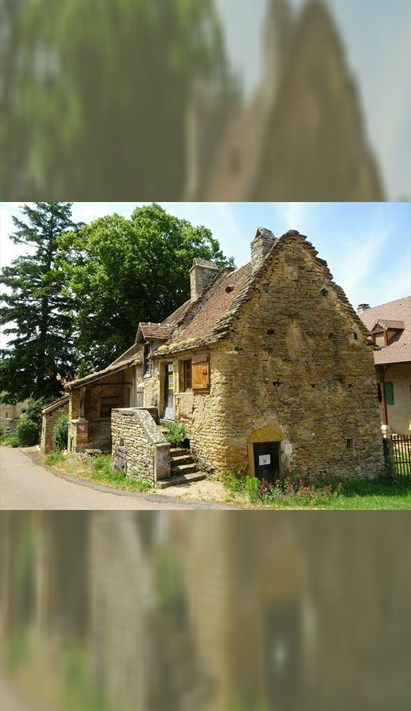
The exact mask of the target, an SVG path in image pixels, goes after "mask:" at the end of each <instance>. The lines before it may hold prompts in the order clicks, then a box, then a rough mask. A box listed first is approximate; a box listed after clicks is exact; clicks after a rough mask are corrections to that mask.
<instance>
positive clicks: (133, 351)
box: [65, 344, 142, 391]
mask: <svg viewBox="0 0 411 711" xmlns="http://www.w3.org/2000/svg"><path fill="white" fill-rule="evenodd" d="M141 361H142V346H141V345H140V344H138V345H137V344H134V345H132V346H131V348H129V349H128V350H127V351H125V353H123V354H122V355H121V356H120V357H119V358H117V360H115V361H114V362H113V363H111V364H110V365H108V366H107V368H104V369H103V370H99V371H97V372H95V373H90V374H89V375H85V376H84V378H78V379H77V380H72V381H71V382H70V383H66V385H65V390H68V391H71V390H78V389H79V388H82V387H84V386H85V385H90V384H91V383H94V382H96V381H97V380H102V379H103V378H105V377H107V375H111V374H113V373H119V372H120V371H122V370H126V369H127V368H130V367H131V366H133V365H137V364H138V363H141Z"/></svg>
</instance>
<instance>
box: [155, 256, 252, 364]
mask: <svg viewBox="0 0 411 711" xmlns="http://www.w3.org/2000/svg"><path fill="white" fill-rule="evenodd" d="M250 277H251V264H250V263H249V264H246V265H245V266H244V267H241V268H240V269H236V270H235V271H233V270H232V269H223V270H221V271H220V272H219V273H218V274H217V275H216V277H215V278H214V279H213V281H212V282H211V284H210V285H209V287H208V288H207V289H206V291H205V292H204V297H200V299H199V300H198V303H197V302H195V303H194V304H193V310H192V312H191V313H190V310H189V309H188V310H187V311H186V317H184V318H183V319H182V321H181V322H180V325H177V328H176V329H175V330H174V332H173V335H172V336H171V338H170V340H169V342H168V343H167V345H166V347H167V348H168V347H170V348H171V349H173V350H174V349H175V348H176V347H177V346H181V345H182V344H183V343H184V344H185V345H187V348H190V347H193V348H194V347H198V346H201V344H202V343H205V342H206V341H207V340H208V339H209V338H210V337H211V336H212V335H213V334H214V333H216V332H217V331H218V325H219V322H220V320H221V319H222V318H223V317H225V316H226V315H227V313H228V312H229V311H230V308H231V306H232V304H233V302H234V300H235V299H236V297H238V295H239V294H240V292H241V291H242V289H243V288H244V287H245V286H246V285H247V283H248V281H249V279H250ZM160 352H161V351H160Z"/></svg>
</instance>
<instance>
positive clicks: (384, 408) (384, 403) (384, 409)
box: [378, 365, 388, 426]
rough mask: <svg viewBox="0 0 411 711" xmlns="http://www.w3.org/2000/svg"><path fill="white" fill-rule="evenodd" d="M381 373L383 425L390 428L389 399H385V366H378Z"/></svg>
mask: <svg viewBox="0 0 411 711" xmlns="http://www.w3.org/2000/svg"><path fill="white" fill-rule="evenodd" d="M378 371H379V375H380V378H379V382H380V387H381V409H382V424H383V425H386V426H388V409H387V399H386V397H385V378H384V375H385V373H384V366H383V365H380V366H378Z"/></svg>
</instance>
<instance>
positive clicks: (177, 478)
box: [156, 471, 206, 489]
mask: <svg viewBox="0 0 411 711" xmlns="http://www.w3.org/2000/svg"><path fill="white" fill-rule="evenodd" d="M205 478H206V475H205V474H204V472H197V471H196V472H192V473H188V474H176V475H172V476H170V477H168V478H167V479H161V480H160V481H157V482H156V488H157V489H167V488H168V487H169V486H177V485H178V484H191V483H192V482H193V481H203V479H205Z"/></svg>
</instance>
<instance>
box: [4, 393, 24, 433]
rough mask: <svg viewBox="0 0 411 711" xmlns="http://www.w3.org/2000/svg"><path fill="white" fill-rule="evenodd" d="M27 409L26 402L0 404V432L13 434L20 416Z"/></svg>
mask: <svg viewBox="0 0 411 711" xmlns="http://www.w3.org/2000/svg"><path fill="white" fill-rule="evenodd" d="M28 407H29V403H28V401H27V400H24V402H17V403H15V404H10V403H5V402H0V430H1V431H2V432H15V431H16V427H17V423H18V420H19V417H20V415H22V414H23V412H26V410H27V409H28Z"/></svg>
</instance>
